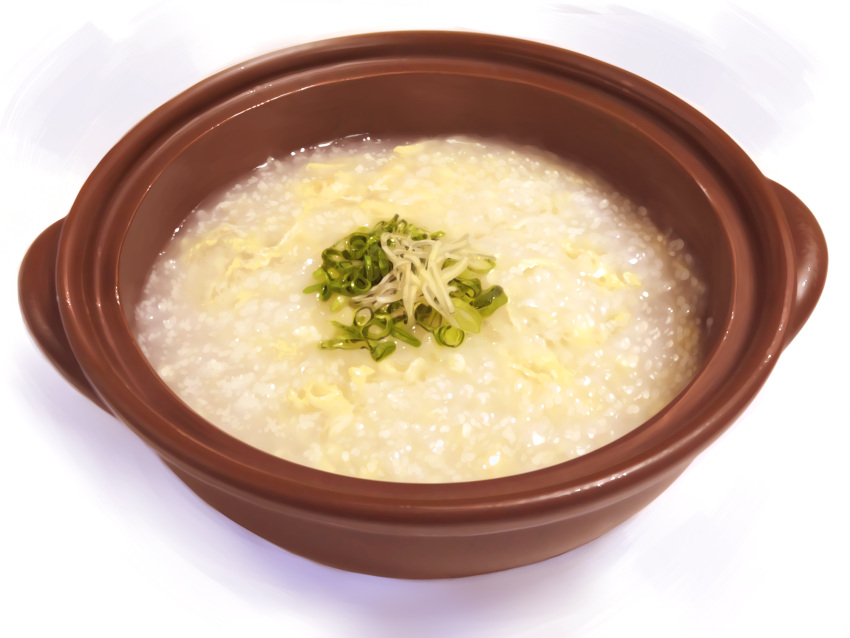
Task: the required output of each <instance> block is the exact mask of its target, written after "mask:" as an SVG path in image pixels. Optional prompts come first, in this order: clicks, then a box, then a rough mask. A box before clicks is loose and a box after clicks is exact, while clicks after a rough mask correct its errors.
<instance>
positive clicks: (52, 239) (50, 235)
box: [18, 219, 109, 412]
mask: <svg viewBox="0 0 850 638" xmlns="http://www.w3.org/2000/svg"><path fill="white" fill-rule="evenodd" d="M64 223H65V220H64V219H60V220H59V221H58V222H56V223H54V224H52V225H51V226H49V227H48V228H47V229H46V230H44V231H43V232H42V233H41V234H40V235H39V236H38V237H37V238H36V240H35V241H34V242H33V243H32V245H31V246H30V247H29V250H27V253H26V255H24V260H23V262H21V270H20V272H19V273H18V302H19V303H20V305H21V314H22V315H23V317H24V323H25V324H26V326H27V329H28V330H29V331H30V334H31V335H32V336H33V338H34V339H35V341H36V343H37V344H38V346H39V347H40V348H41V350H42V352H44V354H45V355H47V358H48V359H49V360H50V362H51V363H52V364H53V365H54V366H55V367H56V369H57V370H59V372H61V373H62V375H63V376H64V377H65V378H66V379H67V380H68V381H70V382H71V385H73V386H74V387H75V388H77V390H79V391H80V392H82V393H83V394H84V395H86V396H87V397H88V398H89V399H91V400H92V401H93V402H94V403H95V404H96V405H98V406H99V407H101V408H103V409H104V410H106V411H107V412H109V409H108V408H107V407H106V404H104V402H103V400H102V399H101V398H100V397H99V396H98V395H97V393H96V392H95V391H94V388H92V386H91V384H90V383H89V380H88V379H87V378H86V375H85V373H83V370H82V368H80V364H79V363H78V362H77V358H76V357H75V356H74V351H73V350H71V345H70V344H69V343H68V338H67V337H66V336H65V328H64V327H63V325H62V316H61V315H60V314H59V299H58V297H57V295H56V254H57V250H58V249H59V236H60V235H61V234H62V226H63V224H64Z"/></svg>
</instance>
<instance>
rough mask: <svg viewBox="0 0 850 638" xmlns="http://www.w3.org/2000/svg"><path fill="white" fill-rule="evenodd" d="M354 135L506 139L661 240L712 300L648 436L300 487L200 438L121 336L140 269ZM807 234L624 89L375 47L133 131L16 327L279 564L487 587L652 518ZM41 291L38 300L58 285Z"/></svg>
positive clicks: (642, 94)
mask: <svg viewBox="0 0 850 638" xmlns="http://www.w3.org/2000/svg"><path fill="white" fill-rule="evenodd" d="M356 133H371V134H374V135H377V136H393V137H402V138H411V137H420V136H428V135H437V134H446V133H467V134H476V135H482V136H499V137H502V138H505V139H508V140H512V141H515V142H521V143H529V144H534V145H537V146H539V147H542V148H544V149H548V150H550V151H553V152H555V153H557V154H560V155H562V156H564V157H566V158H570V159H573V160H577V161H579V162H581V163H583V164H585V165H587V166H588V167H590V168H592V169H593V170H595V171H596V172H598V173H600V174H601V175H602V176H604V177H605V178H607V179H608V180H609V181H610V182H612V183H613V184H614V186H615V187H616V188H618V189H619V190H620V191H622V192H624V193H626V194H628V195H630V196H631V197H632V198H633V199H635V200H637V201H639V202H641V203H643V204H645V205H646V206H647V207H648V208H649V209H650V211H651V212H652V215H653V217H654V219H655V222H656V224H658V225H659V226H660V227H662V228H669V227H672V228H674V229H675V230H676V231H677V232H678V233H679V234H680V235H681V236H682V237H683V238H684V239H685V240H686V241H687V242H688V243H689V244H690V246H691V248H692V249H693V251H694V252H695V253H696V254H697V256H698V257H699V258H700V259H701V261H702V262H703V264H704V266H705V270H706V276H707V278H708V281H709V282H710V293H709V294H710V298H709V314H710V315H711V316H712V317H713V318H714V323H713V326H712V328H711V330H710V331H709V333H708V334H707V335H706V337H705V341H706V344H705V345H706V352H707V353H708V354H707V357H706V360H705V364H704V365H703V367H702V368H701V370H700V372H699V373H698V376H697V377H696V378H695V379H694V380H693V382H692V383H691V384H690V385H689V386H688V387H687V388H686V389H685V390H684V391H683V392H682V393H681V394H680V395H679V396H678V397H677V398H676V399H675V400H674V401H673V402H672V403H671V404H670V405H669V406H667V408H665V409H664V410H663V411H662V412H661V413H660V414H658V415H656V416H655V417H654V418H652V419H651V420H650V421H648V422H647V423H646V424H644V425H643V426H641V427H640V428H638V429H636V430H635V431H633V432H632V433H630V434H628V435H627V436H625V437H623V438H621V439H619V440H617V441H615V442H614V443H612V444H610V445H608V446H606V447H603V448H602V449H600V450H598V451H596V452H593V453H591V454H588V455H586V456H584V457H581V458H578V459H575V460H572V461H569V462H566V463H562V464H560V465H556V466H554V467H550V468H547V469H543V470H539V471H535V472H530V473H527V474H521V475H518V476H513V477H508V478H501V479H492V480H486V481H477V482H470V483H457V484H431V485H424V484H422V485H419V484H402V483H386V482H379V481H367V480H361V479H354V478H349V477H344V476H338V475H333V474H329V473H326V472H322V471H319V470H314V469H310V468H307V467H302V466H299V465H296V464H294V463H290V462H288V461H284V460H281V459H279V458H276V457H274V456H271V455H269V454H266V453H264V452H261V451H259V450H258V449H255V448H253V447H250V446H248V445H246V444H244V443H242V442H240V441H238V440H236V439H234V438H232V437H230V436H229V435H227V434H225V433H224V432H222V431H221V430H219V429H218V428H216V427H215V426H213V425H211V424H210V423H208V422H207V421H205V420H204V419H202V418H201V417H199V416H198V415H197V414H195V413H193V412H192V411H191V410H190V409H189V408H188V407H186V405H184V404H183V403H182V402H181V401H180V400H178V399H177V398H176V397H175V395H174V394H172V392H171V391H170V390H169V389H168V387H166V385H165V384H164V383H163V382H162V381H161V380H160V379H159V378H158V377H157V375H156V374H155V373H154V371H153V370H152V368H151V367H150V365H149V364H148V362H147V361H146V360H145V358H144V356H143V355H142V353H141V352H140V350H139V348H138V347H137V345H136V342H135V341H134V339H133V335H132V333H131V330H130V326H129V322H130V321H131V317H132V315H133V308H134V304H135V303H136V301H137V298H138V296H139V291H140V289H141V287H142V284H143V281H144V279H145V276H146V274H147V272H148V270H149V268H150V267H151V264H152V262H153V259H154V257H155V256H156V254H157V253H158V251H159V250H160V249H161V248H162V247H163V245H164V244H165V242H166V241H167V240H168V238H169V237H170V235H171V233H172V232H173V230H174V228H175V227H177V226H178V225H179V224H180V222H181V221H182V220H183V219H184V217H185V216H186V215H187V214H188V213H189V212H190V211H191V210H192V209H193V207H194V206H196V205H197V204H198V203H199V202H200V201H201V200H203V199H204V198H205V197H206V196H207V195H208V194H209V193H211V192H212V191H215V190H216V189H218V188H220V187H222V186H223V185H225V184H228V183H230V182H232V181H233V180H235V179H236V178H238V177H239V176H241V175H243V174H245V173H247V172H249V171H250V170H251V169H252V168H254V167H255V166H257V165H259V164H261V163H263V162H264V161H265V160H266V158H267V157H269V156H270V155H273V156H283V155H285V154H287V153H289V152H290V151H291V150H293V149H296V148H301V147H305V146H310V145H314V144H317V143H321V142H325V141H329V140H333V139H336V138H340V137H343V136H346V135H352V134H356ZM826 262H827V253H826V245H825V243H824V239H823V234H822V232H821V230H820V228H819V227H818V225H817V222H816V221H815V219H814V218H813V217H812V214H811V213H810V212H809V211H808V209H806V207H805V206H804V205H803V204H802V203H801V202H800V201H799V200H798V199H797V198H796V197H794V196H793V195H792V194H791V193H789V192H788V191H787V190H785V189H784V188H782V187H781V186H778V185H777V184H775V183H773V182H771V181H770V180H769V179H767V178H765V177H764V176H763V175H762V174H761V173H760V172H759V171H758V169H757V168H756V167H755V166H754V165H753V163H752V161H750V159H749V158H748V157H747V156H746V155H745V153H744V152H743V151H742V150H741V149H740V148H739V147H738V146H736V145H735V144H734V143H733V142H732V141H731V140H730V138H729V137H727V136H726V135H725V134H724V133H723V132H722V131H720V130H719V129H718V128H717V126H715V125H714V124H712V123H711V122H710V121H708V120H707V119H706V118H705V117H704V116H702V115H701V114H700V113H698V112H697V111H695V110H694V109H693V108H691V107H689V106H688V105H686V104H685V103H683V102H682V101H680V100H679V99H677V98H675V97H674V96H672V95H670V94H669V93H667V92H665V91H663V90H661V89H660V88H658V87H656V86H654V85H652V84H650V83H648V82H646V81H645V80H642V79H641V78H638V77H635V76H633V75H631V74H629V73H626V72H624V71H622V70H620V69H616V68H613V67H611V66H608V65H606V64H603V63H600V62H597V61H595V60H592V59H588V58H586V57H584V56H581V55H577V54H575V53H570V52H568V51H563V50H560V49H555V48H551V47H548V46H544V45H540V44H534V43H530V42H524V41H519V40H512V39H507V38H502V37H494V36H488V35H476V34H468V33H435V32H419V33H382V34H374V35H363V36H355V37H347V38H341V39H335V40H329V41H326V42H320V43H317V44H310V45H307V46H300V47H296V48H293V49H289V50H286V51H282V52H279V53H273V54H270V55H266V56H264V57H261V58H258V59H255V60H252V61H250V62H247V63H245V64H242V65H240V66H238V67H234V68H232V69H229V70H227V71H224V72H222V73H219V74H217V75H215V76H213V77H212V78H210V79H208V80H205V81H204V82H201V83H200V84H198V85H197V86H195V87H193V88H191V89H189V90H188V91H186V92H185V93H183V94H181V95H179V96H178V97H176V98H175V99H173V100H171V101H170V102H168V103H167V104H165V105H164V106H162V107H161V108H159V109H158V110H156V111H154V112H153V113H152V114H151V115H150V116H149V117H147V118H146V119H145V120H143V121H142V122H141V123H140V124H139V125H138V126H136V127H135V128H134V129H133V130H132V131H130V133H128V134H127V136H126V137H125V138H124V139H122V140H121V141H120V142H119V143H118V144H117V145H116V146H115V148H113V149H112V150H111V151H110V152H109V154H108V155H107V156H106V157H105V158H104V159H103V161H102V162H101V163H100V164H99V165H98V167H97V168H96V169H95V171H94V172H93V173H92V175H91V177H90V178H89V179H88V181H87V182H86V184H85V186H84V187H83V189H82V190H81V192H80V194H79V196H78V198H77V200H76V203H75V204H74V207H73V209H72V210H71V212H70V214H69V215H68V217H66V218H65V219H64V220H62V221H60V222H57V223H56V224H55V225H53V226H51V227H50V228H48V229H47V230H46V231H45V232H44V233H43V234H42V235H41V236H40V237H39V238H38V239H37V240H36V242H35V243H34V244H33V246H32V247H31V249H30V251H29V252H28V254H27V256H26V258H25V260H24V263H23V265H22V268H21V278H20V301H21V305H22V308H23V313H24V317H25V319H26V321H27V324H28V326H29V328H30V331H31V332H32V334H33V335H34V336H35V338H36V340H37V341H38V343H39V344H40V345H41V347H42V349H43V350H44V351H45V353H46V354H47V356H48V357H50V359H51V360H52V362H53V363H54V364H55V365H56V367H57V368H59V370H61V371H62V372H63V373H64V374H65V376H66V377H67V378H68V380H69V381H71V383H73V384H74V385H75V386H76V387H77V388H79V389H80V390H81V391H82V392H84V393H85V394H86V395H87V396H88V397H90V398H91V399H92V400H93V401H95V402H96V403H98V404H99V405H101V406H102V407H104V408H105V409H106V410H108V411H109V412H111V413H112V414H114V415H115V416H116V417H118V418H119V419H120V420H121V421H123V422H124V423H126V424H127V425H128V426H129V427H130V428H132V429H133V430H134V431H135V432H136V433H137V434H138V435H139V436H140V437H141V438H142V439H144V440H145V441H146V442H147V443H148V444H149V445H150V446H151V447H152V448H153V449H154V450H155V451H156V452H157V453H158V454H159V455H160V456H161V457H162V459H163V460H164V461H165V462H166V463H167V464H168V466H169V467H171V469H173V470H174V472H175V473H176V474H177V475H178V476H179V477H180V478H181V479H182V480H183V481H185V482H186V483H187V484H188V485H189V487H191V488H192V489H193V490H194V491H195V492H197V494H198V495H199V496H200V497H201V498H203V499H204V500H205V501H207V502H208V503H210V504H211V505H212V506H213V507H215V508H217V509H218V510H220V511H221V512H222V513H224V514H225V515H227V516H229V517H230V518H232V519H233V520H235V521H237V522H238V523H240V524H242V525H244V526H245V527H246V528H248V529H250V530H252V531H254V532H256V533H257V534H259V535H260V536H263V537H265V538H267V539H269V540H270V541H272V542H274V543H277V544H278V545H280V546H282V547H284V548H286V549H288V550H290V551H293V552H296V553H298V554H301V555H303V556H307V557H309V558H312V559H314V560H317V561H320V562H322V563H327V564H329V565H334V566H337V567H341V568H343V569H348V570H354V571H360V572H366V573H371V574H380V575H386V576H397V577H412V578H438V577H448V576H463V575H467V574H476V573H482V572H490V571H496V570H501V569H506V568H510V567H515V566H518V565H524V564H528V563H532V562H535V561H539V560H543V559H545V558H549V557H551V556H555V555H557V554H560V553H563V552H566V551H568V550H570V549H572V548H574V547H577V546H579V545H581V544H583V543H586V542H588V541H590V540H592V539H594V538H596V537H597V536H599V535H601V534H603V533H604V532H606V531H608V530H610V529H611V528H613V527H614V526H616V525H618V524H619V523H621V522H622V521H624V520H626V519H627V518H628V517H630V516H631V515H633V514H634V513H635V512H637V511H638V510H640V509H641V508H642V507H644V506H645V505H646V504H647V503H649V502H650V501H651V500H652V499H654V498H655V497H656V496H658V494H659V493H661V492H662V491H663V490H664V489H665V488H666V487H667V486H668V485H669V484H670V483H671V482H672V481H673V480H674V479H675V478H676V477H677V476H678V475H679V474H680V473H681V472H682V471H683V470H684V469H685V467H686V466H687V465H688V463H690V461H691V460H693V458H694V457H695V456H696V455H697V454H698V453H699V452H700V451H701V450H703V449H704V448H705V447H706V446H707V445H709V444H710V443H711V442H712V441H713V440H714V439H715V438H717V437H718V436H719V435H720V434H721V433H722V432H723V431H724V430H725V429H726V428H727V427H728V426H729V425H730V424H731V423H732V422H733V421H734V419H735V418H736V417H737V416H738V415H739V414H740V413H741V412H742V410H743V409H744V408H745V407H746V405H747V404H748V403H749V402H750V400H752V398H753V397H754V396H755V394H756V392H757V391H758V389H759V388H760V387H761V385H762V383H764V381H765V379H766V377H767V375H768V373H769V372H770V370H771V369H772V367H773V365H774V364H775V362H776V359H777V357H778V356H779V354H780V353H781V352H782V350H783V348H785V346H786V345H787V344H788V343H789V341H790V340H791V339H792V337H793V336H794V335H795V334H796V332H797V331H798V330H799V329H800V327H801V326H802V325H803V323H804V322H805V321H806V319H807V318H808V316H809V314H810V312H811V311H812V309H813V307H814V305H815V302H816V301H817V298H818V296H819V295H820V292H821V289H822V287H823V284H824V277H825V273H826ZM54 273H55V279H54Z"/></svg>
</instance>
